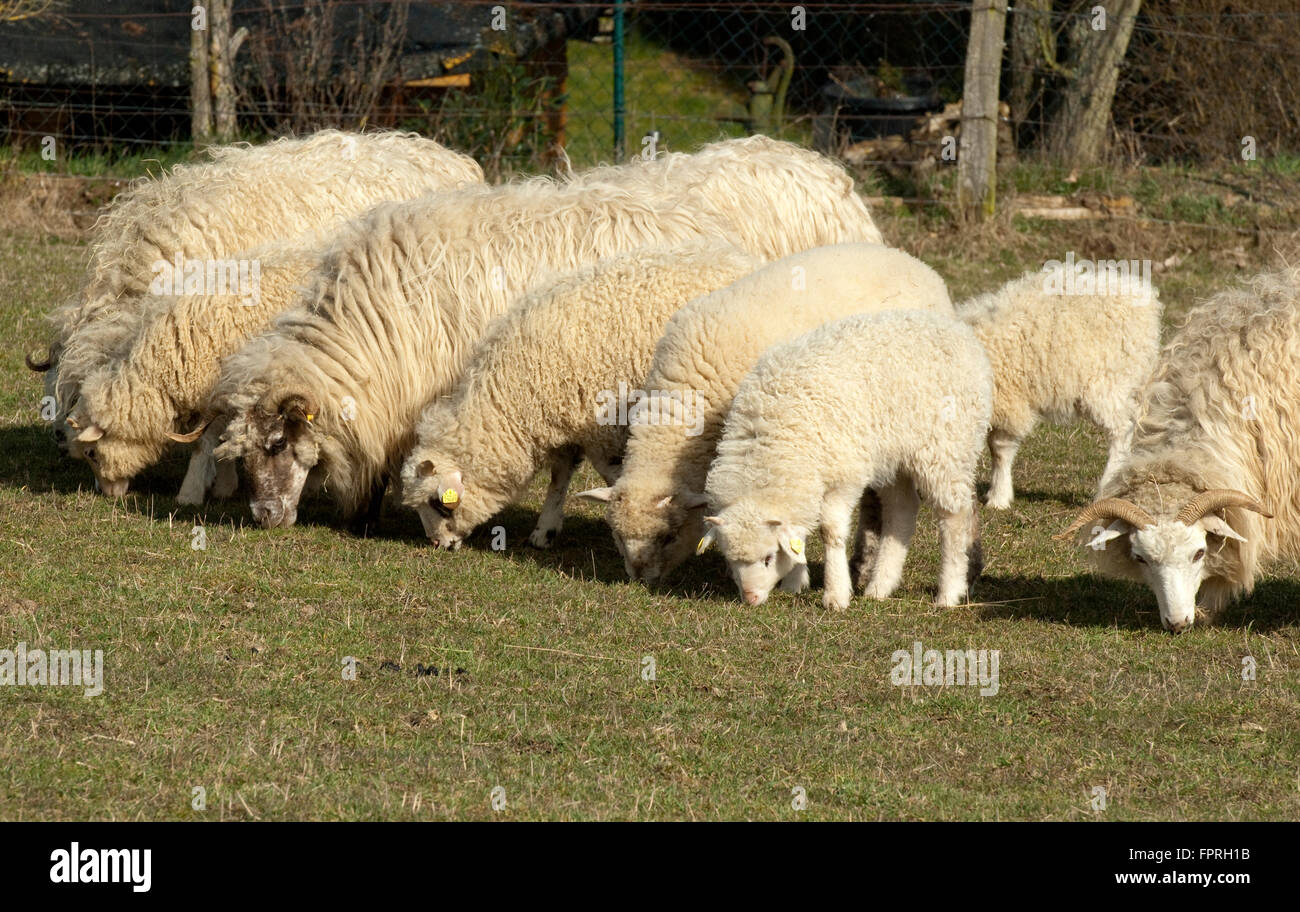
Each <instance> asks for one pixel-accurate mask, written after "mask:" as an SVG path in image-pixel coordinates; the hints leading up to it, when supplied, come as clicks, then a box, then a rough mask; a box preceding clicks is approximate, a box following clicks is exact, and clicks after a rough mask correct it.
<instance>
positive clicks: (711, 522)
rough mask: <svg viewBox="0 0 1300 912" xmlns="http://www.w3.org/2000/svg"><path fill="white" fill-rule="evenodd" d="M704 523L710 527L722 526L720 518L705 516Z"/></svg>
mask: <svg viewBox="0 0 1300 912" xmlns="http://www.w3.org/2000/svg"><path fill="white" fill-rule="evenodd" d="M704 521H705V522H706V523H708V524H709V525H711V526H720V525H722V517H721V516H706V517H704Z"/></svg>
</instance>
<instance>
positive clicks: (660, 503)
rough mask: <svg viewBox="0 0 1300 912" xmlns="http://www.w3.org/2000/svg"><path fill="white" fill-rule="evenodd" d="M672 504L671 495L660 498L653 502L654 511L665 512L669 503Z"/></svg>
mask: <svg viewBox="0 0 1300 912" xmlns="http://www.w3.org/2000/svg"><path fill="white" fill-rule="evenodd" d="M672 502H673V495H671V494H669V495H668V496H667V497H663V498H660V499H659V500H657V501H655V509H656V510H667V509H668V505H669V504H670V503H672Z"/></svg>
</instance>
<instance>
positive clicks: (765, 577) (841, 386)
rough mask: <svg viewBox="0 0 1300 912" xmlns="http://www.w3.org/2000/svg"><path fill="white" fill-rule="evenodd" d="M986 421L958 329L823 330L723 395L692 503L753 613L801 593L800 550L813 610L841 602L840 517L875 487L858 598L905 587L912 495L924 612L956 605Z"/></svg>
mask: <svg viewBox="0 0 1300 912" xmlns="http://www.w3.org/2000/svg"><path fill="white" fill-rule="evenodd" d="M992 412H993V369H992V367H991V366H990V364H989V360H988V357H987V356H986V355H985V354H984V349H983V347H982V346H981V345H980V343H979V340H978V339H976V338H975V334H974V333H973V332H972V331H971V329H970V327H969V326H966V325H965V324H964V323H962V322H960V321H959V320H957V319H955V318H954V317H952V316H950V315H947V314H942V313H934V312H927V311H919V310H893V311H885V312H881V313H873V314H857V315H854V316H851V317H845V318H844V319H841V320H836V321H834V322H831V323H827V324H825V325H823V326H821V327H819V328H817V329H814V330H813V331H812V332H809V333H806V334H804V335H802V336H800V337H798V338H796V339H794V340H792V341H790V342H783V343H781V344H779V345H774V346H773V347H772V348H770V349H768V350H767V351H766V352H764V353H763V356H762V357H761V358H759V359H758V363H757V364H756V365H755V366H754V369H753V370H752V371H750V372H749V374H747V375H746V377H745V379H744V380H743V381H742V382H741V384H740V388H739V389H738V390H737V391H736V397H735V401H734V402H733V403H732V405H731V410H730V412H729V413H728V414H727V421H726V425H725V427H724V430H723V435H722V440H721V441H720V442H719V443H718V455H717V458H716V459H715V460H714V462H713V465H712V467H711V468H710V469H709V475H708V479H707V481H706V482H705V486H704V492H705V496H706V497H707V499H708V504H709V506H710V507H711V508H712V510H713V511H714V512H713V515H710V516H706V517H705V523H706V524H707V525H708V527H709V528H708V530H707V531H706V532H705V534H704V536H703V538H701V540H700V543H699V546H698V548H697V550H698V551H703V550H704V549H706V548H708V547H709V545H710V544H712V543H713V542H714V541H717V542H718V544H719V546H720V548H721V550H722V553H723V555H724V556H725V557H726V559H727V564H728V567H729V569H730V571H731V574H732V576H733V578H734V579H735V581H736V584H737V586H738V587H739V588H740V591H741V594H742V595H743V597H744V599H745V601H746V602H747V603H748V604H750V605H759V604H762V603H763V601H764V600H766V598H767V597H768V594H769V593H770V592H771V590H772V588H773V587H774V586H776V585H777V584H778V583H780V585H781V587H782V588H783V589H785V590H788V591H793V592H799V591H802V590H803V589H804V588H805V587H806V586H807V585H808V556H807V550H806V546H805V544H804V542H805V540H806V539H807V536H808V534H809V532H811V531H812V530H813V529H819V530H820V532H821V536H822V541H823V543H824V544H825V548H826V563H825V571H826V572H825V582H826V590H825V594H824V596H823V599H822V603H823V604H824V605H825V606H826V607H827V608H829V609H832V610H843V609H844V608H846V607H848V604H849V602H850V601H851V600H852V598H853V586H852V584H851V582H850V577H849V563H848V556H847V554H846V552H845V541H846V539H847V537H848V533H849V523H850V520H851V518H852V513H853V508H854V506H855V505H856V504H857V503H858V500H859V498H860V497H861V496H862V493H863V491H864V490H865V489H866V488H869V487H870V488H879V489H880V498H881V502H882V505H883V520H884V527H883V536H882V539H881V542H880V550H879V554H878V555H877V557H876V561H875V566H874V569H873V571H872V577H871V581H870V583H869V584H868V586H867V587H866V591H865V595H867V596H868V597H869V598H877V599H881V598H888V597H889V596H890V595H891V594H892V593H893V591H894V590H895V589H896V588H897V586H898V584H899V582H900V581H901V579H902V574H903V562H904V559H905V558H906V555H907V547H908V544H909V542H910V541H911V537H912V532H913V530H914V529H915V526H916V514H917V510H918V508H919V506H920V501H919V500H918V494H919V495H920V496H921V497H924V498H926V499H927V500H929V501H931V502H932V504H933V506H934V508H935V509H936V511H937V512H938V514H939V538H940V564H941V566H940V571H939V591H938V595H937V596H936V598H935V604H936V605H939V606H941V607H951V606H954V605H957V604H958V603H959V602H960V601H961V600H962V599H963V598H964V597H965V595H966V592H967V590H968V586H969V581H968V579H967V573H968V570H969V569H970V566H971V560H970V557H971V553H972V552H973V550H974V548H975V546H976V544H977V542H978V537H979V535H978V525H977V523H978V518H977V517H978V512H977V502H976V499H975V469H976V466H977V465H978V462H979V454H980V451H981V449H982V448H983V443H984V435H985V434H986V433H987V432H988V427H989V419H990V417H991V416H992Z"/></svg>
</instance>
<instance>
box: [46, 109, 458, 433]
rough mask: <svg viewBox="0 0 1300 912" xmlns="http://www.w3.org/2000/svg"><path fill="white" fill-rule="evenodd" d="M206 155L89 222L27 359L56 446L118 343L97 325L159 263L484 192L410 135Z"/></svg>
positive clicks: (333, 136) (125, 306)
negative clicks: (448, 194)
mask: <svg viewBox="0 0 1300 912" xmlns="http://www.w3.org/2000/svg"><path fill="white" fill-rule="evenodd" d="M208 154H209V161H206V162H202V163H198V164H190V165H184V164H182V165H176V166H175V167H174V168H172V169H171V171H169V172H165V173H164V174H163V175H162V176H160V177H157V178H142V179H140V180H138V181H136V182H135V183H133V184H132V185H131V187H130V188H129V189H128V190H126V191H125V192H123V193H121V194H119V195H118V196H117V198H116V199H115V200H114V202H113V205H112V207H111V208H110V209H109V210H108V211H107V212H106V213H105V214H104V215H102V216H101V217H100V219H99V220H98V222H97V223H96V225H95V229H94V233H93V236H92V243H91V255H90V263H89V268H88V270H87V280H86V284H85V287H84V288H83V290H82V292H81V294H80V295H79V297H78V298H77V299H76V300H74V301H72V302H70V303H69V304H66V305H64V306H63V307H61V308H59V309H58V310H57V311H55V313H54V314H53V315H52V316H51V323H52V324H53V329H54V333H53V336H54V338H53V341H52V342H51V343H50V347H49V354H48V355H47V356H46V358H45V359H44V360H43V361H40V362H37V361H35V360H34V359H32V358H31V357H30V356H29V357H28V359H27V363H28V366H29V367H31V368H32V369H33V370H41V371H45V372H46V373H45V385H46V394H47V395H49V396H52V397H54V398H55V400H56V401H57V403H58V408H57V415H56V418H55V422H54V427H55V431H56V437H61V438H63V437H65V436H66V434H65V426H64V418H65V417H66V415H67V413H68V411H69V410H70V408H71V407H72V405H73V403H74V401H75V399H76V396H77V394H78V392H79V390H80V386H81V381H82V380H83V379H84V378H85V377H86V376H87V375H88V374H89V373H91V372H92V371H93V370H95V369H96V368H97V367H99V366H100V365H101V364H103V363H104V362H105V361H106V360H109V359H110V358H111V357H112V355H113V353H114V348H113V344H114V341H115V340H116V341H118V342H120V341H121V340H120V337H118V336H114V335H113V334H112V333H109V334H108V335H107V337H106V336H105V334H103V333H99V332H96V331H95V324H97V323H98V322H99V321H101V320H104V319H106V318H107V319H110V320H112V319H113V318H114V317H115V316H116V315H118V314H122V313H124V312H126V313H131V312H134V311H135V310H136V308H137V305H138V304H139V303H140V302H141V300H142V298H143V296H145V295H146V294H148V292H149V288H150V286H151V284H152V283H153V281H154V280H155V278H157V276H158V271H159V264H164V263H172V262H175V261H176V260H177V259H178V258H179V259H180V260H182V261H186V262H190V261H211V260H217V259H222V258H225V257H230V256H231V255H233V254H235V253H236V252H238V251H244V250H249V249H252V248H254V247H259V246H261V245H263V244H266V243H269V242H272V241H276V240H285V239H289V238H293V237H296V236H299V235H303V234H306V233H309V232H312V231H325V230H329V229H331V228H333V227H335V226H337V225H339V224H341V223H342V222H343V221H345V220H346V219H348V218H350V217H352V216H354V215H359V214H360V213H361V212H363V211H365V210H366V209H367V208H369V207H370V206H371V205H373V204H375V203H377V202H380V201H382V200H386V199H407V198H410V197H412V196H414V195H416V194H419V193H423V192H425V191H428V190H435V189H446V188H450V187H454V186H458V185H460V184H473V183H482V181H483V171H482V169H481V168H480V167H479V166H478V164H477V163H476V162H475V161H474V160H473V159H471V158H470V157H469V156H467V155H462V154H460V153H458V152H453V151H452V150H450V149H447V148H445V147H443V146H441V145H439V144H438V143H436V142H433V141H432V140H427V139H422V138H421V137H419V136H417V135H416V134H413V133H392V132H390V133H368V134H360V133H342V132H339V131H337V130H324V131H321V132H319V133H316V134H313V135H311V136H308V137H305V138H303V139H281V140H277V141H275V142H271V143H266V144H264V145H260V146H247V145H244V144H239V145H230V146H219V147H213V148H210V149H209V150H208ZM126 322H127V324H128V334H129V333H130V332H133V331H134V330H135V329H138V324H137V323H136V322H135V320H134V319H133V318H131V317H128V318H127V320H126ZM87 331H89V335H88V336H86V337H85V338H82V336H83V333H85V332H87ZM105 346H107V347H105ZM56 365H57V366H56ZM60 445H61V446H62V441H61V444H60Z"/></svg>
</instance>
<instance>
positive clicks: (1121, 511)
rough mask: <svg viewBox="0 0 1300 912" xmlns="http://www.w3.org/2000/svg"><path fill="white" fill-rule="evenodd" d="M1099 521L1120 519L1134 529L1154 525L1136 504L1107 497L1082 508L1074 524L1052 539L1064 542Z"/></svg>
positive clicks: (1146, 513)
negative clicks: (1086, 526) (1088, 525)
mask: <svg viewBox="0 0 1300 912" xmlns="http://www.w3.org/2000/svg"><path fill="white" fill-rule="evenodd" d="M1099 519H1106V520H1113V519H1122V520H1124V522H1126V523H1128V524H1129V525H1130V526H1132V527H1133V528H1135V529H1143V528H1146V527H1147V526H1150V525H1154V524H1155V520H1154V519H1152V518H1151V514H1150V513H1148V512H1147V511H1146V510H1143V509H1142V508H1141V507H1139V506H1138V505H1137V504H1135V503H1132V502H1130V501H1127V500H1124V499H1123V498H1121V497H1107V498H1106V499H1105V500H1099V501H1097V502H1096V503H1092V504H1089V505H1088V506H1086V507H1084V508H1083V512H1082V513H1080V514H1079V515H1078V517H1077V518H1076V519H1075V520H1074V522H1072V523H1070V527H1069V528H1068V529H1066V530H1065V531H1064V532H1058V533H1057V534H1056V535H1053V536H1052V538H1054V539H1055V540H1056V541H1064V540H1065V539H1067V538H1069V537H1070V536H1071V535H1073V534H1074V533H1075V532H1078V531H1079V530H1080V529H1081V528H1083V527H1084V526H1085V525H1087V524H1088V523H1090V522H1096V521H1097V520H1099Z"/></svg>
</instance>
